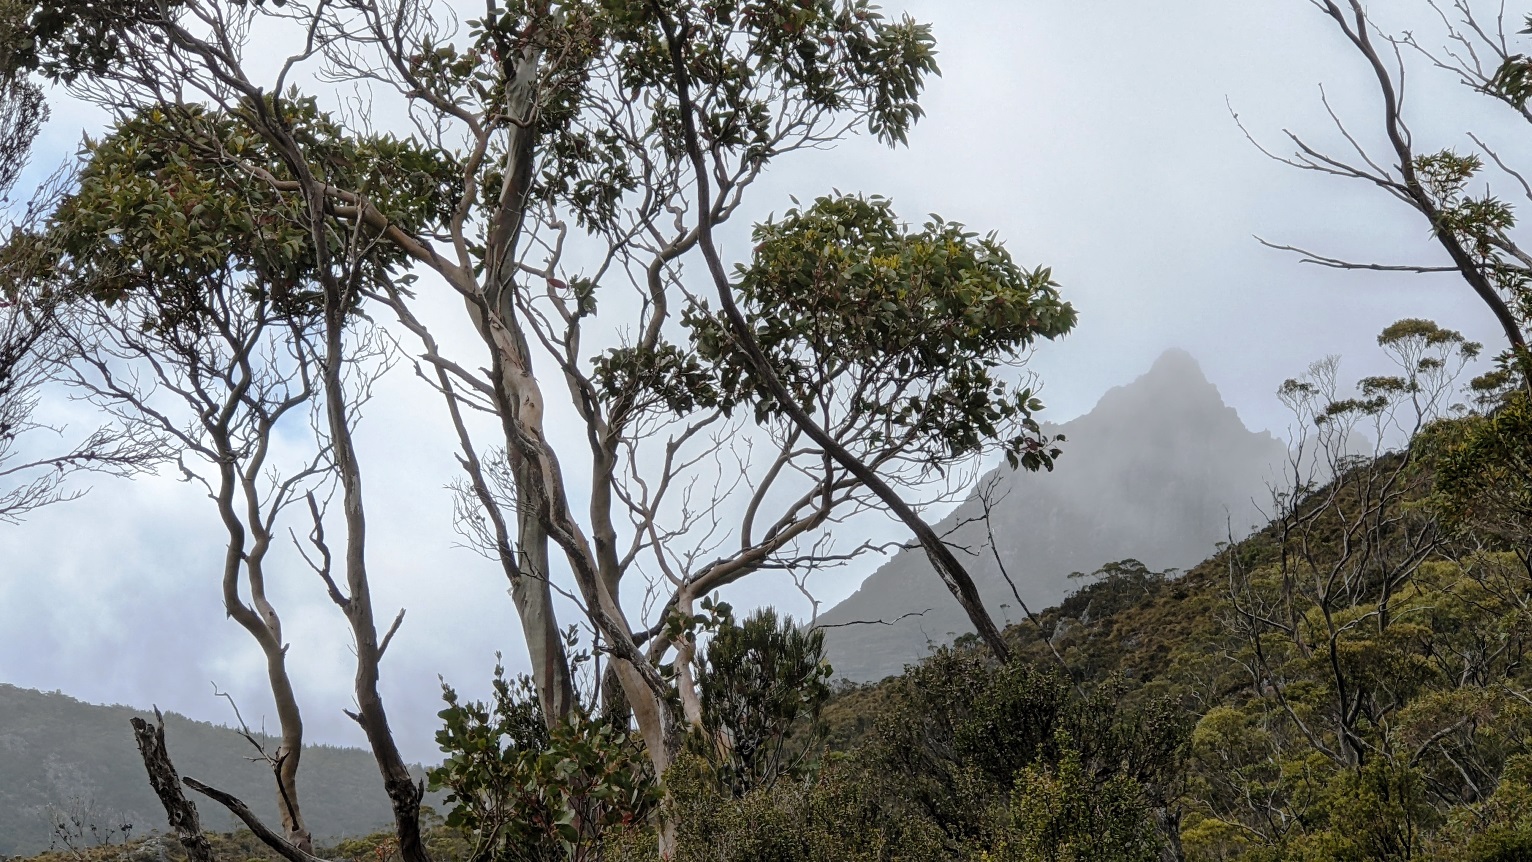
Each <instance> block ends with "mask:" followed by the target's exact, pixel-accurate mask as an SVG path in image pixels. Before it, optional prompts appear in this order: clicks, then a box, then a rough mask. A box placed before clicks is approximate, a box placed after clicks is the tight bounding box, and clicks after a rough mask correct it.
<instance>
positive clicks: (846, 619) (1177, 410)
mask: <svg viewBox="0 0 1532 862" xmlns="http://www.w3.org/2000/svg"><path fill="white" fill-rule="evenodd" d="M1046 430H1047V431H1048V432H1049V433H1058V434H1063V435H1064V436H1065V438H1066V442H1065V443H1064V444H1063V446H1062V447H1061V448H1062V449H1063V450H1064V454H1063V455H1062V456H1061V457H1060V458H1059V459H1058V462H1057V465H1056V467H1055V469H1054V470H1053V472H1051V473H1048V472H1040V473H1028V472H1025V471H1012V470H1011V469H1010V468H1009V467H1005V466H1002V467H999V468H997V469H996V470H994V471H992V472H991V473H989V474H986V475H985V476H984V477H982V478H981V479H980V480H979V483H978V485H977V487H976V489H975V491H974V492H973V493H971V494H970V496H969V498H968V499H967V500H965V501H964V502H963V503H962V504H961V505H959V506H958V507H957V509H956V510H954V511H953V512H952V513H951V514H949V515H948V516H947V517H946V518H945V519H943V520H942V521H941V522H940V523H939V524H938V525H937V531H938V532H939V533H942V534H944V535H946V536H947V538H948V541H949V542H951V543H953V544H954V545H956V546H958V547H960V548H963V549H965V551H964V553H962V554H960V559H962V560H963V562H964V563H965V564H966V565H967V566H968V568H969V571H970V572H971V573H972V574H973V576H974V580H975V582H976V584H977V586H978V588H979V593H980V595H981V596H982V597H983V599H984V603H985V606H986V607H988V608H989V609H990V612H991V614H993V615H994V616H995V618H996V622H998V623H1001V624H1002V625H1003V624H1004V623H1005V622H1007V621H1009V622H1013V623H1014V622H1018V621H1020V620H1023V619H1025V615H1024V613H1023V611H1022V609H1021V608H1019V607H1017V601H1016V597H1015V595H1013V593H1012V590H1011V587H1010V585H1008V584H1007V583H1006V580H1005V576H1004V574H1002V571H1001V567H1000V566H999V565H997V564H996V562H995V560H994V555H993V554H992V553H991V551H990V550H989V547H988V544H989V543H988V539H987V530H986V526H985V524H983V523H982V517H983V514H984V507H983V504H982V503H981V501H980V499H979V496H978V495H979V493H980V490H981V489H988V496H989V498H990V500H991V515H990V517H991V519H992V524H991V525H990V526H991V527H992V529H993V532H994V534H995V536H996V537H997V541H998V544H999V548H998V550H999V556H1000V558H1001V560H1002V561H1004V564H1005V573H1006V574H1009V575H1010V578H1011V579H1012V580H1013V581H1014V582H1015V586H1016V591H1017V592H1019V593H1020V596H1021V599H1022V601H1024V602H1025V603H1026V604H1027V607H1028V608H1030V609H1031V610H1032V611H1034V612H1036V611H1040V610H1042V609H1044V608H1048V607H1052V606H1054V605H1057V604H1058V603H1059V602H1060V601H1062V600H1063V599H1064V598H1065V597H1066V596H1067V595H1068V594H1069V593H1070V592H1072V591H1073V590H1074V589H1075V588H1076V587H1077V586H1078V582H1077V581H1071V580H1070V579H1069V575H1070V573H1072V572H1087V573H1089V572H1092V571H1095V570H1096V569H1098V568H1100V567H1101V566H1102V565H1103V564H1105V563H1109V562H1113V561H1117V560H1122V559H1126V558H1130V557H1131V558H1135V559H1138V560H1140V561H1142V562H1143V563H1144V564H1146V565H1148V566H1149V567H1150V568H1152V569H1155V570H1163V569H1167V568H1176V569H1187V568H1190V567H1191V566H1193V565H1195V564H1196V563H1198V562H1199V561H1201V560H1203V559H1204V558H1206V557H1207V556H1208V555H1209V554H1211V553H1212V552H1213V550H1214V547H1215V545H1216V544H1217V543H1219V542H1223V541H1228V540H1229V538H1230V536H1231V534H1232V536H1233V538H1235V539H1239V538H1242V537H1243V536H1244V535H1245V534H1246V533H1248V532H1249V530H1250V529H1251V528H1252V527H1253V525H1255V524H1256V523H1258V522H1263V521H1264V520H1265V518H1263V517H1262V516H1261V514H1260V503H1262V502H1264V501H1266V500H1268V499H1269V495H1270V490H1269V483H1270V482H1271V480H1272V479H1273V477H1274V476H1275V475H1276V473H1275V468H1276V467H1277V466H1278V465H1280V464H1282V463H1283V462H1284V461H1285V460H1286V457H1287V447H1286V444H1284V443H1283V442H1282V441H1281V440H1278V439H1277V438H1276V437H1274V436H1272V435H1271V434H1269V433H1266V432H1254V431H1250V430H1249V429H1247V428H1246V427H1245V425H1244V423H1243V422H1242V421H1241V420H1240V418H1239V415H1238V413H1237V412H1236V411H1235V410H1234V408H1232V407H1230V406H1229V405H1227V404H1225V403H1224V401H1223V397H1222V396H1221V395H1220V394H1219V392H1218V388H1217V387H1216V386H1214V385H1213V384H1212V383H1211V382H1209V381H1208V379H1207V377H1206V376H1205V375H1204V374H1203V373H1202V369H1201V367H1200V366H1199V365H1198V363H1197V361H1196V360H1195V359H1194V358H1193V357H1192V356H1191V355H1190V354H1188V353H1186V352H1185V351H1183V350H1179V349H1172V350H1168V351H1166V352H1165V353H1164V354H1162V355H1161V356H1160V357H1159V359H1157V360H1156V361H1155V363H1154V365H1153V366H1152V367H1151V368H1150V369H1149V371H1148V372H1147V373H1145V374H1144V375H1143V376H1141V377H1139V378H1138V379H1136V380H1134V381H1133V382H1132V383H1129V384H1127V385H1124V386H1119V387H1116V388H1113V389H1111V390H1109V391H1108V392H1106V394H1104V395H1103V396H1102V397H1101V399H1100V401H1098V402H1097V404H1096V406H1095V407H1094V408H1092V409H1091V411H1090V412H1088V413H1086V414H1084V415H1083V416H1080V417H1078V418H1076V419H1073V420H1071V421H1069V422H1065V423H1062V424H1059V425H1050V426H1047V428H1046ZM911 614H918V616H906V615H911ZM901 617H903V618H902V619H901ZM853 621H878V622H876V623H873V624H865V625H860V624H859V625H850V626H847V625H845V624H846V623H850V622H853ZM818 622H819V623H821V624H825V625H831V626H837V627H835V628H829V629H826V633H825V642H826V651H827V653H828V656H829V660H830V663H831V664H832V665H833V666H834V668H835V672H836V675H837V676H844V677H846V678H848V679H851V680H853V681H857V682H866V681H872V680H877V679H882V678H883V677H885V676H888V675H890V674H896V673H899V672H900V671H901V670H903V668H904V665H905V664H907V663H911V662H914V661H916V660H918V659H919V658H921V657H922V656H924V655H926V654H927V653H928V652H929V650H930V648H931V647H932V646H933V645H935V644H940V643H946V642H950V641H951V640H953V638H954V637H956V636H957V635H960V634H963V633H966V632H970V631H972V630H973V628H972V626H971V625H969V623H968V619H967V616H966V615H965V614H964V613H963V612H962V610H961V609H960V608H959V607H958V605H957V602H956V601H955V600H954V599H953V598H952V596H951V594H950V593H948V592H947V590H946V588H945V587H944V586H943V585H942V583H941V581H940V580H939V579H938V578H937V576H936V573H935V572H934V571H933V570H932V568H931V565H930V563H929V562H928V561H927V560H926V557H925V555H924V553H923V552H922V551H920V550H918V549H916V550H903V551H900V552H898V553H896V554H895V555H894V556H893V557H892V558H890V559H889V560H888V562H886V563H885V564H884V565H883V566H882V567H880V568H879V569H878V570H877V571H876V572H875V573H873V574H872V575H871V576H870V577H869V578H868V579H867V580H866V581H865V582H863V584H862V586H861V588H860V589H858V590H857V592H856V593H854V594H852V595H851V596H850V597H849V598H847V599H846V600H845V601H843V602H841V603H840V604H838V605H836V606H835V607H833V608H831V609H830V610H828V611H826V612H825V613H823V614H821V615H820V616H819V619H818Z"/></svg>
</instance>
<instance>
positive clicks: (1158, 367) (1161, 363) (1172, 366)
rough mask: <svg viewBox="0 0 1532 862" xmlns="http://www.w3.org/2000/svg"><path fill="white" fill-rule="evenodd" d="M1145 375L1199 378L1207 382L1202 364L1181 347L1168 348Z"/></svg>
mask: <svg viewBox="0 0 1532 862" xmlns="http://www.w3.org/2000/svg"><path fill="white" fill-rule="evenodd" d="M1143 376H1144V377H1177V378H1180V379H1182V380H1193V379H1195V380H1199V381H1201V382H1203V383H1206V382H1207V375H1205V374H1203V373H1202V364H1201V363H1199V362H1198V361H1197V358H1196V357H1195V356H1192V355H1191V354H1190V353H1187V352H1186V351H1185V350H1182V349H1181V348H1179V347H1171V348H1167V349H1166V350H1165V352H1164V353H1161V354H1160V357H1159V358H1158V359H1156V360H1154V364H1153V365H1151V366H1149V371H1148V373H1147V374H1145V375H1143Z"/></svg>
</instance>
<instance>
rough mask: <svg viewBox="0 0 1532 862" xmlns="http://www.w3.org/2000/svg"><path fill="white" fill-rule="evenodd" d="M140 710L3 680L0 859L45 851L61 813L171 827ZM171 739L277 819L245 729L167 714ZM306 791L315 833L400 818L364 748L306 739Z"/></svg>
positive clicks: (180, 751) (101, 825) (216, 826)
mask: <svg viewBox="0 0 1532 862" xmlns="http://www.w3.org/2000/svg"><path fill="white" fill-rule="evenodd" d="M134 716H141V717H150V716H152V713H151V712H150V711H148V710H141V709H134V708H132V707H127V706H98V705H96V704H90V703H84V702H82V701H78V700H75V699H74V698H72V697H69V696H68V695H65V694H61V693H59V692H52V693H49V692H42V691H34V690H32V689H25V688H19V687H17V686H13V685H7V684H5V683H0V857H3V856H5V855H8V854H31V853H37V852H40V851H43V850H46V849H48V847H49V844H50V843H51V842H52V841H53V834H54V833H53V829H54V826H53V824H55V823H57V822H58V820H57V819H56V818H58V817H59V816H60V815H63V816H65V817H66V818H67V817H69V816H76V817H79V818H80V820H81V821H82V822H83V824H84V825H85V827H86V828H88V827H89V826H95V827H97V828H98V829H99V830H101V831H102V832H103V833H105V832H110V833H113V834H115V835H116V836H117V837H118V838H119V839H120V838H121V832H120V830H119V827H120V826H121V825H122V824H124V823H127V824H132V832H131V834H132V835H134V836H141V835H145V834H148V833H149V832H152V831H156V830H157V831H160V832H164V831H165V809H164V808H163V807H161V805H160V802H159V799H158V798H157V797H156V796H155V795H154V790H153V789H152V788H151V787H150V786H149V781H148V779H147V777H146V776H145V773H144V764H143V761H142V760H141V759H140V757H139V753H138V747H137V745H136V744H135V742H134V739H133V730H132V728H131V727H130V726H129V724H128V719H130V718H132V717H134ZM165 741H166V746H167V747H168V749H169V751H170V756H171V758H172V760H173V761H174V763H175V766H176V770H177V771H178V772H180V774H181V775H189V776H192V777H193V778H198V779H201V780H202V781H205V782H207V783H208V784H210V785H212V786H213V787H216V788H218V789H220V790H226V791H228V792H230V793H232V794H234V795H235V796H237V797H239V798H240V799H242V800H244V801H245V803H246V804H248V805H249V806H250V808H251V809H252V810H254V811H255V812H256V814H258V815H259V816H260V817H261V818H262V819H263V820H265V821H266V822H267V823H275V822H277V821H278V818H277V805H276V799H275V796H276V789H275V787H276V785H275V783H274V782H273V780H272V777H271V770H270V768H269V767H268V766H267V765H266V764H265V763H260V762H252V760H251V759H250V755H254V754H255V751H254V749H253V748H252V747H251V745H250V743H249V742H248V741H247V740H245V739H244V738H243V737H241V736H240V735H239V732H238V731H236V730H233V729H231V728H228V727H223V726H220V725H215V724H209V723H207V722H202V721H193V720H192V719H189V718H186V717H184V716H181V715H178V714H176V713H166V714H165ZM274 744H275V743H274V742H273V745H274ZM300 792H301V794H302V796H301V799H302V803H303V812H304V815H305V819H306V820H307V821H308V825H309V827H310V828H311V829H312V830H313V833H314V837H315V839H316V840H319V841H332V840H335V839H339V838H344V837H355V836H358V835H366V834H369V833H371V832H374V831H376V830H378V829H380V828H383V827H385V826H386V825H388V824H390V823H391V822H392V816H391V808H390V805H389V802H388V797H387V796H386V795H385V794H384V792H383V787H382V784H381V783H380V782H379V781H378V768H377V766H376V765H375V764H374V762H373V758H372V755H371V754H370V753H369V752H367V751H364V750H362V749H359V748H339V747H335V746H327V745H315V746H304V749H303V768H302V778H301V784H300ZM193 801H194V802H195V803H196V805H197V810H198V812H199V814H201V818H202V823H203V826H204V827H205V828H207V829H210V830H213V831H227V830H232V829H233V828H235V826H236V825H237V822H236V821H235V820H234V817H233V815H231V814H229V813H228V811H226V810H225V809H224V808H223V807H222V806H220V805H218V804H216V803H214V802H211V801H210V800H206V799H203V798H201V797H195V798H194V799H193ZM86 843H87V844H89V843H91V842H90V840H89V838H87V840H86Z"/></svg>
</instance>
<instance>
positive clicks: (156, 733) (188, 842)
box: [131, 707, 213, 862]
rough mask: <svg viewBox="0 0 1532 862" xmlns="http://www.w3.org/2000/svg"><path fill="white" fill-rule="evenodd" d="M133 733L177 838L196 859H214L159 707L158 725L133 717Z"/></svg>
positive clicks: (206, 861) (194, 861)
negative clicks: (167, 743)
mask: <svg viewBox="0 0 1532 862" xmlns="http://www.w3.org/2000/svg"><path fill="white" fill-rule="evenodd" d="M131 722H132V724H133V737H134V739H136V740H137V741H138V752H139V754H141V755H142V756H143V758H144V769H145V770H146V771H148V773H149V784H150V785H151V786H152V787H153V788H154V793H155V795H156V796H158V797H159V798H160V804H161V805H163V806H165V815H166V817H167V818H168V820H169V823H170V828H171V829H173V830H175V833H176V838H178V839H180V841H181V846H182V847H185V848H186V854H187V855H188V856H189V857H191V860H192V862H213V847H212V845H211V844H209V843H208V840H207V836H206V835H203V834H202V822H201V821H200V820H199V819H198V817H197V806H195V805H193V804H192V803H191V800H189V799H187V798H186V794H184V793H182V792H181V782H180V777H179V776H177V775H176V768H175V765H174V764H172V763H171V762H170V753H169V752H168V751H166V750H165V717H164V716H163V715H161V714H160V710H159V707H155V709H154V725H153V726H152V727H151V726H150V724H149V722H147V721H145V720H143V719H142V718H138V717H136V716H135V717H134V718H133V719H131Z"/></svg>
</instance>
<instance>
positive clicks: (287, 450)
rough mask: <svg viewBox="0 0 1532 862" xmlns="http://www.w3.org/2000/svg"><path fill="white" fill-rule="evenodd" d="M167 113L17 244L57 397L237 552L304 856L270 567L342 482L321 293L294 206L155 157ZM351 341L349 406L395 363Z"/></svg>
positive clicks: (135, 130)
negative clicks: (36, 298) (51, 334)
mask: <svg viewBox="0 0 1532 862" xmlns="http://www.w3.org/2000/svg"><path fill="white" fill-rule="evenodd" d="M157 111H158V109H151V110H150V111H148V112H146V113H145V114H143V115H141V116H139V117H136V118H133V119H131V120H128V121H125V122H123V123H121V124H119V125H118V126H117V127H116V128H115V129H114V130H113V132H112V134H110V135H108V136H106V137H104V138H101V139H98V140H92V141H88V142H87V145H86V148H85V163H84V165H83V166H82V168H81V170H80V171H79V174H78V176H77V177H76V178H75V179H76V182H75V184H74V187H73V189H72V190H71V191H70V192H69V193H68V194H66V195H64V196H63V197H62V199H61V200H60V201H59V203H58V206H57V207H56V208H54V209H53V211H52V212H51V213H50V214H49V216H48V218H47V219H46V221H45V222H44V223H43V224H42V225H40V226H38V227H37V228H36V229H34V230H32V231H28V232H18V233H16V234H13V235H12V237H11V238H10V243H9V248H10V249H11V250H15V251H25V252H26V253H27V257H28V258H29V259H30V260H32V261H33V265H34V268H35V271H36V273H37V274H36V277H37V278H38V279H40V280H46V281H48V282H49V283H51V284H54V285H56V290H57V294H58V298H59V304H60V308H61V311H60V314H61V317H62V318H63V325H62V326H61V328H60V335H59V338H60V341H61V342H62V344H63V346H64V349H65V357H66V358H67V363H65V364H64V365H63V366H62V367H61V368H60V369H59V370H58V374H57V376H58V377H59V378H60V380H61V382H62V383H63V384H65V385H70V386H72V387H74V389H75V391H76V393H77V394H78V395H79V396H80V397H82V398H84V399H85V400H87V401H89V402H90V403H92V404H94V405H95V406H97V407H99V408H100V409H101V410H103V411H104V412H105V413H107V414H109V415H111V416H113V417H115V418H116V420H117V421H118V422H119V423H120V424H121V425H122V427H124V428H127V429H131V430H132V431H133V433H134V434H136V435H138V436H140V437H142V438H143V439H152V440H156V441H158V442H159V445H160V447H161V449H162V451H163V453H164V455H165V456H166V457H167V458H169V459H173V460H174V461H175V462H176V464H177V465H178V467H179V471H180V474H181V476H182V477H183V479H184V480H185V481H187V482H191V483H194V484H196V485H199V486H201V487H202V488H203V489H204V490H205V491H206V492H207V495H208V498H209V499H210V500H211V501H212V502H213V505H214V507H215V510H216V513H217V516H218V520H219V523H220V524H221V525H222V527H223V529H224V532H225V538H226V543H225V553H224V560H223V565H222V566H221V571H220V573H219V576H220V580H221V584H222V595H223V603H224V609H225V611H226V612H227V614H228V615H229V617H230V618H232V619H233V620H235V622H237V623H238V624H239V625H240V627H241V628H243V629H244V630H245V631H246V632H247V633H249V635H250V636H251V637H252V638H253V639H254V640H255V642H256V644H257V645H258V646H259V647H260V649H261V652H262V654H263V656H264V658H265V661H266V670H267V679H268V682H269V686H270V691H271V695H272V698H273V701H274V705H275V707H276V714H277V719H278V723H279V730H278V739H277V746H276V748H275V749H274V750H271V751H267V750H266V748H265V746H264V744H263V743H261V742H260V741H259V740H257V739H256V738H255V737H254V736H253V735H250V734H248V733H247V736H249V738H250V740H251V742H252V743H255V744H256V745H257V747H258V749H259V755H260V756H261V758H262V759H264V760H265V761H266V762H267V763H268V764H269V765H270V766H271V768H272V771H273V773H274V776H275V778H276V795H277V809H278V811H280V812H281V817H282V826H283V831H284V834H285V836H286V838H287V840H288V841H290V842H291V843H293V844H294V845H295V846H297V847H299V848H301V849H303V850H305V851H308V850H311V849H312V840H311V837H310V832H309V829H308V828H307V826H306V825H305V823H304V819H303V815H302V810H301V805H300V802H299V791H298V768H299V762H300V758H301V756H302V751H303V718H302V711H301V710H300V708H299V704H298V698H297V695H296V693H295V691H294V687H293V683H292V679H291V676H290V674H289V670H288V659H289V648H290V644H289V643H288V642H287V641H286V640H285V639H284V637H283V630H282V620H281V616H280V614H279V613H278V611H277V608H276V606H275V605H274V603H273V602H272V600H271V598H270V595H269V591H268V586H267V585H268V583H269V582H270V581H271V580H272V577H273V576H275V575H277V574H278V573H279V572H280V571H281V569H282V568H283V566H282V565H281V564H280V563H274V560H273V553H274V552H275V551H276V550H277V548H278V547H280V545H281V544H283V543H284V541H285V536H284V534H283V525H282V516H283V514H284V512H286V510H288V509H289V508H291V507H292V506H294V505H295V504H296V505H298V506H299V507H302V506H303V505H304V504H305V503H307V506H308V508H309V510H310V514H311V515H312V516H313V517H314V518H316V519H317V518H318V517H319V510H320V508H321V503H320V498H322V497H324V496H326V493H327V490H328V485H329V484H330V482H329V480H330V479H331V476H332V472H333V464H332V463H331V457H330V453H331V446H330V443H329V438H328V434H327V433H326V432H325V430H324V429H323V428H322V427H320V426H319V425H317V424H314V423H312V421H311V420H312V419H313V417H312V408H313V407H314V405H315V403H316V401H317V400H318V397H319V389H320V385H321V384H320V376H321V373H320V372H321V357H320V355H319V345H318V344H317V342H318V341H319V339H320V337H321V321H320V314H321V310H322V309H321V305H320V302H319V294H318V292H317V291H316V290H315V289H314V288H313V285H312V277H311V275H310V274H309V273H308V272H307V269H308V264H307V262H306V255H305V252H306V245H307V244H306V242H305V237H304V235H303V234H302V232H301V228H300V227H298V225H299V224H300V222H299V221H298V220H297V219H295V218H294V217H293V215H292V214H291V213H289V212H286V211H285V206H286V203H285V202H284V201H283V200H282V199H281V198H280V197H279V196H275V195H270V194H265V195H264V196H263V190H262V189H261V188H260V187H253V188H242V187H239V186H236V185H234V184H232V183H230V182H229V181H228V179H229V178H228V177H227V176H226V175H222V174H220V173H219V172H218V171H216V170H211V169H209V165H207V164H206V163H205V162H201V161H199V160H197V159H196V158H194V157H191V156H190V154H188V153H177V152H175V151H173V150H171V149H169V148H165V147H161V146H157V143H162V142H163V141H162V139H157V138H156V133H157V132H159V131H161V130H162V126H163V124H164V122H165V118H164V117H163V116H162V115H161V114H159V113H157ZM183 121H185V122H195V121H196V118H195V117H194V116H188V117H186V118H184V120H183ZM356 330H357V331H356V333H355V334H354V335H353V336H352V340H353V345H352V346H350V347H348V349H347V354H348V356H347V363H348V368H349V376H351V377H352V378H353V381H354V383H355V384H360V385H353V386H352V387H351V389H350V392H351V396H352V397H353V399H357V396H358V395H360V396H365V394H366V392H367V389H368V381H367V379H366V378H367V377H368V376H369V375H371V374H372V373H374V372H375V371H376V370H379V369H378V368H377V367H376V366H378V365H379V362H380V361H381V364H382V365H386V364H387V359H388V357H389V355H390V350H389V343H388V342H387V341H384V340H380V339H379V338H378V336H377V335H376V334H375V333H373V332H371V331H370V330H369V329H368V328H367V327H365V326H359V327H356ZM359 407H360V402H359V400H357V402H356V403H354V404H353V405H352V408H351V409H352V410H353V411H354V410H355V409H357V408H359ZM311 427H312V428H313V429H314V432H313V433H306V432H309V431H310V428H311ZM293 431H297V432H298V433H296V434H294V433H292V432H293ZM284 432H285V433H284ZM284 438H285V439H284ZM293 450H297V451H293ZM289 568H291V567H290V566H289Z"/></svg>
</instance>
